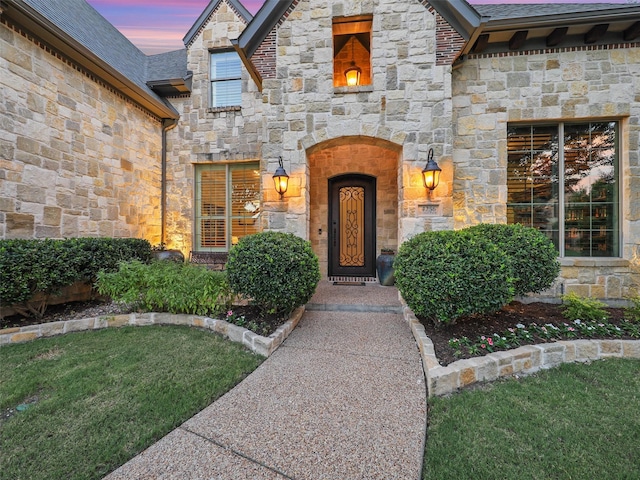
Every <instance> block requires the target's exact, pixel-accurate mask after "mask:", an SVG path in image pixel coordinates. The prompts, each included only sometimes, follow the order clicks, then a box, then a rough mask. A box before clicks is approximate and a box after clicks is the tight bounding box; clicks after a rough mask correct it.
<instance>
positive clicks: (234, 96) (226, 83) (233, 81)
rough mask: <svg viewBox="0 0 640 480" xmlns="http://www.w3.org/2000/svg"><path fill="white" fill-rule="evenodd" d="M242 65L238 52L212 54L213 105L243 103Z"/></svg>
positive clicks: (236, 104) (221, 105)
mask: <svg viewBox="0 0 640 480" xmlns="http://www.w3.org/2000/svg"><path fill="white" fill-rule="evenodd" d="M241 74H242V67H241V63H240V57H238V54H237V53H236V52H221V53H220V52H216V53H212V54H211V106H212V107H230V106H238V105H241V104H242V95H241V93H242V82H241V80H240V78H241Z"/></svg>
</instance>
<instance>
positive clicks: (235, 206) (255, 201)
mask: <svg viewBox="0 0 640 480" xmlns="http://www.w3.org/2000/svg"><path fill="white" fill-rule="evenodd" d="M231 188H232V191H231V216H232V222H231V235H232V239H233V243H235V242H236V241H237V240H239V239H240V238H242V237H244V236H245V235H251V234H253V233H256V232H257V231H258V226H259V224H260V222H259V219H260V214H261V213H262V209H261V204H260V172H259V171H258V166H257V165H255V164H251V165H242V166H238V167H237V168H234V169H233V170H232V171H231Z"/></svg>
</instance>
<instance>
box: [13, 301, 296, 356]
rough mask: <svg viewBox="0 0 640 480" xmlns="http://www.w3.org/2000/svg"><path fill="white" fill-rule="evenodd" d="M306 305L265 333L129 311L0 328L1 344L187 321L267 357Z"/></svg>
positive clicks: (201, 319) (194, 317) (203, 319)
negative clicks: (126, 312) (263, 334)
mask: <svg viewBox="0 0 640 480" xmlns="http://www.w3.org/2000/svg"><path fill="white" fill-rule="evenodd" d="M304 310H305V309H304V307H300V308H297V309H296V310H294V311H293V313H292V314H291V316H290V317H289V320H287V321H286V322H285V323H284V324H283V325H281V326H280V327H278V329H277V330H276V331H275V332H274V333H272V334H271V335H269V336H268V337H263V336H262V335H258V334H257V333H253V332H252V331H250V330H247V329H246V328H243V327H239V326H237V325H233V324H231V323H229V322H226V321H224V320H218V319H215V318H209V317H201V316H198V315H184V314H181V315H174V314H171V313H128V314H124V315H106V316H102V317H93V318H83V319H79V320H66V321H61V322H51V323H42V324H39V325H29V326H27V327H19V328H18V327H16V328H5V329H3V330H0V347H1V346H3V345H10V344H13V343H22V342H28V341H30V340H35V339H37V338H42V337H53V336H55V335H63V334H65V333H70V332H79V331H83V330H100V329H103V328H109V327H124V326H126V325H135V326H146V325H187V326H190V327H197V328H205V329H207V330H211V331H213V332H215V333H219V334H220V335H222V336H224V337H225V338H228V339H229V340H231V341H232V342H237V343H241V344H243V345H244V346H245V347H247V348H248V349H249V350H251V351H252V352H254V353H257V354H259V355H262V356H264V357H269V356H270V355H271V354H272V353H273V352H275V351H276V349H277V348H278V347H279V346H280V345H281V344H282V342H284V341H285V339H286V338H287V337H288V336H289V334H290V333H291V332H292V331H293V329H294V328H296V326H297V325H298V322H299V321H300V318H301V317H302V314H303V313H304Z"/></svg>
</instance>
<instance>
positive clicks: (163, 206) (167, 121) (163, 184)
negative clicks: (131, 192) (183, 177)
mask: <svg viewBox="0 0 640 480" xmlns="http://www.w3.org/2000/svg"><path fill="white" fill-rule="evenodd" d="M177 124H178V120H177V119H175V118H163V119H162V173H161V178H160V243H161V244H163V245H164V244H166V240H167V238H166V236H167V132H168V131H169V130H171V129H172V128H174V127H175V126H176V125H177Z"/></svg>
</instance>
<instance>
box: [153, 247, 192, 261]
mask: <svg viewBox="0 0 640 480" xmlns="http://www.w3.org/2000/svg"><path fill="white" fill-rule="evenodd" d="M151 257H152V258H153V259H154V260H163V261H167V262H176V263H184V255H183V253H182V252H181V251H180V250H155V251H153V252H151Z"/></svg>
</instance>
